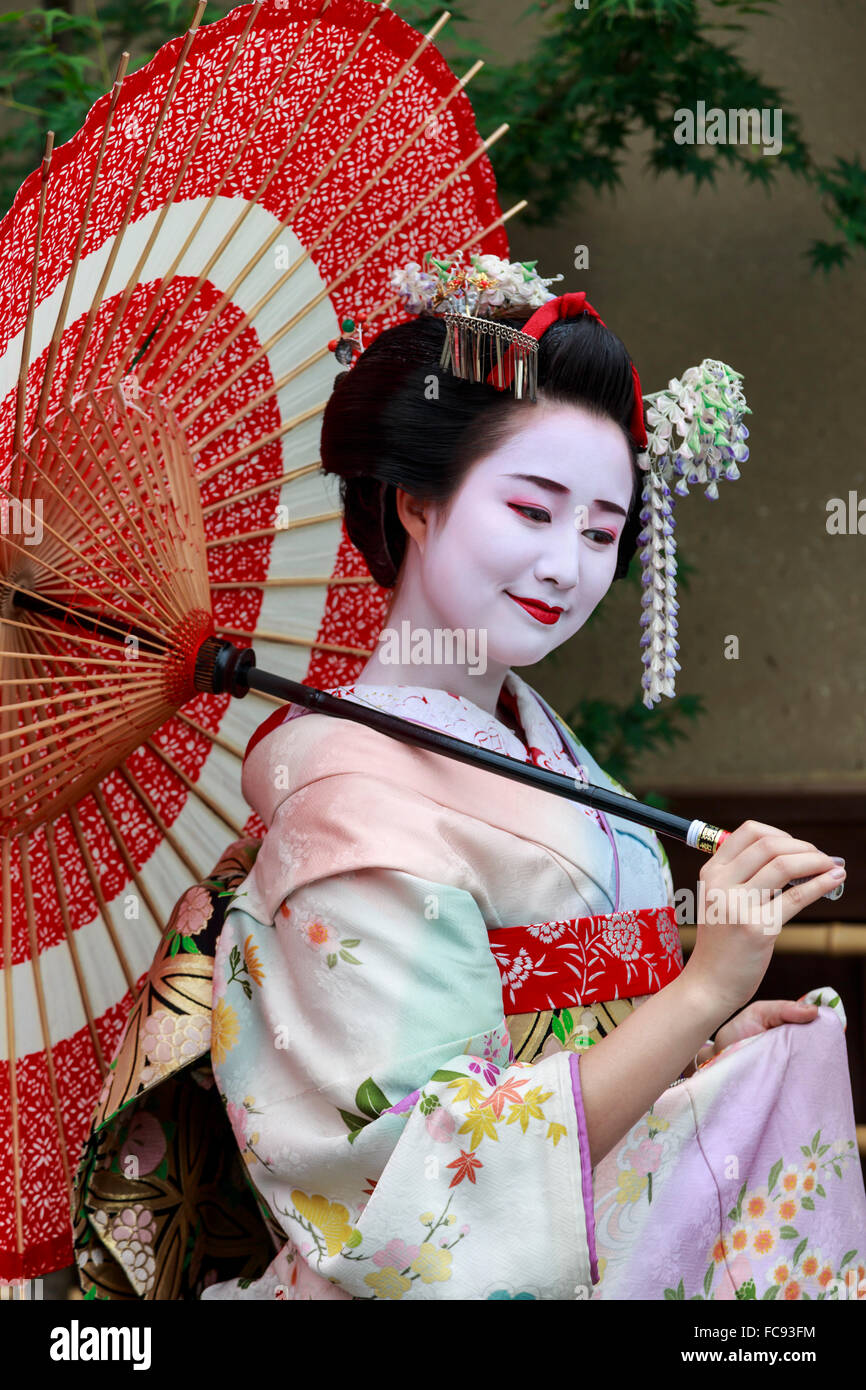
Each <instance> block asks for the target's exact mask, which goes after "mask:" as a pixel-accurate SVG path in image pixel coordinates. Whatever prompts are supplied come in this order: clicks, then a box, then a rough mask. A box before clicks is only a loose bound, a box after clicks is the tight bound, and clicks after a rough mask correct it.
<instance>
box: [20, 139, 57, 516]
mask: <svg viewBox="0 0 866 1390" xmlns="http://www.w3.org/2000/svg"><path fill="white" fill-rule="evenodd" d="M53 149H54V131H53V130H49V132H48V135H47V137H46V140H45V154H44V156H43V159H42V177H41V182H40V186H39V210H38V212H37V214H36V236H35V239H34V244H33V269H32V271H31V274H30V297H29V300H28V304H27V318H26V320H25V323H24V337H23V338H22V340H21V365H20V367H19V370H18V394H17V396H16V398H15V427H14V432H13V435H12V453H13V464H12V485H13V488H14V490H15V492H16V494H17V493H18V492H19V491H20V488H19V485H18V484H19V478H18V469H17V455H18V452H19V450H20V448H21V443H22V440H23V438H24V414H25V411H26V407H27V374H28V372H29V370H30V346H31V343H32V340H33V320H34V318H35V316H36V289H37V285H38V283H39V252H40V249H41V246H42V228H43V226H44V223H45V199H46V196H47V194H48V174H49V171H50V169H51V153H52V150H53Z"/></svg>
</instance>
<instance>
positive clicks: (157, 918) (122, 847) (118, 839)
mask: <svg viewBox="0 0 866 1390" xmlns="http://www.w3.org/2000/svg"><path fill="white" fill-rule="evenodd" d="M103 780H104V779H103ZM93 795H94V798H95V800H96V804H97V806H98V807H99V809H100V811H101V812H102V817H103V820H104V821H105V823H106V825H107V826H108V829H109V832H110V834H111V837H112V839H113V840H114V843H115V845H116V846H117V850H118V853H119V854H120V856H121V858H122V859H123V862H124V864H125V865H126V870H127V873H128V874H129V875H130V877H131V878H132V880H133V882H134V883H135V886H136V888H137V889H138V892H139V894H140V895H141V897H142V898H143V899H144V901H145V903H146V904H147V910H148V912H149V913H150V915H151V917H152V919H153V923H154V926H155V927H156V931H157V935H158V936H159V938H160V940H162V938H163V937H164V936H165V934H166V932H167V930H168V924H167V923H166V922H164V921H163V918H162V913H161V912H160V911H159V909H158V908H157V906H156V903H155V902H154V900H153V898H152V897H151V895H150V893H149V892H148V889H147V885H146V884H145V883H144V882H142V878H141V875H140V874H139V872H138V870H137V869H136V867H135V864H134V862H133V859H132V855H131V854H130V853H129V850H128V849H127V848H126V841H125V840H124V838H123V836H122V835H121V833H120V831H119V830H118V828H117V822H116V821H115V819H114V816H113V815H112V814H111V809H110V807H109V805H108V802H107V801H106V799H105V795H104V793H103V791H102V787H101V785H99V784H98V783H97V785H96V786H95V787H94V788H93Z"/></svg>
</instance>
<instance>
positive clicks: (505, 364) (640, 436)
mask: <svg viewBox="0 0 866 1390" xmlns="http://www.w3.org/2000/svg"><path fill="white" fill-rule="evenodd" d="M578 314H591V315H592V317H593V318H594V319H598V321H599V323H600V324H601V326H602V328H606V327H607V324H606V323H605V322H604V319H603V318H602V317H601V315H600V314H599V313H598V311H597V310H596V309H594V308H593V307H592V305H591V304H590V302H589V300H588V299H587V297H586V291H585V290H576V291H573V292H572V293H570V294H558V295H556V296H555V298H553V299H548V301H547V303H546V304H542V306H541V308H540V309H536V311H535V313H534V314H533V315H532V317H531V318H529V319H527V321H526V323H525V324H523V325H522V327H521V329H520V331H521V333H528V334H529V336H530V337H531V338H536V339H537V338H540V337H541V335H542V333H544V332H545V330H546V329H548V328H549V327H550V325H551V324H552V323H556V322H557V320H558V319H571V318H577V316H578ZM631 374H632V379H633V381H634V410H633V411H632V417H631V432H632V434H633V435H634V437H635V439H636V440H637V442H638V444H639V445H640V447H641V448H642V449H645V448H646V446H647V437H646V426H645V424H644V418H643V392H642V391H641V387H640V377H639V376H638V374H637V367H636V366H635V365H634V363H633V362H632V364H631ZM496 376H498V372H497V369H496V368H495V367H494V368H493V370H492V371H490V372H489V373H488V375H487V381H488V383H489V384H490V385H491V386H495V387H496V389H497V391H505V390H507V389H508V387H509V386H510V385H511V382H512V380H513V377H514V349H513V346H509V347H508V348H507V350H506V352H505V354H504V356H503V359H502V380H503V384H502V385H501V386H500V385H499V383H498V381H495V380H494V377H496Z"/></svg>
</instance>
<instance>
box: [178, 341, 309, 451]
mask: <svg viewBox="0 0 866 1390" xmlns="http://www.w3.org/2000/svg"><path fill="white" fill-rule="evenodd" d="M330 356H331V352H330V349H329V348H328V346H327V344H325V346H324V347H320V348H318V349H317V351H316V352H314V353H311V355H310V356H309V357H305V358H304V360H303V362H298V363H297V365H296V366H294V367H292V368H291V369H290V370H289V371H288V372H284V373H283V375H282V376H281V377H280V378H279V380H277V381H274V382H272V383H271V385H270V386H266V387H265V389H264V391H260V392H259V394H258V395H257V396H253V397H252V398H251V399H250V400H248V401H246V402H245V403H244V404H243V405H242V406H240V407H239V409H237V410H236V411H234V413H233V414H231V415H227V416H226V418H225V420H221V421H220V423H219V424H218V425H215V426H214V428H213V429H212V430H210V431H209V432H208V433H207V434H205V435H202V437H201V439H196V440H195V443H194V444H192V445H191V446H190V447H191V448H192V449H193V451H194V452H195V453H197V454H200V453H201V452H202V450H203V449H206V448H207V446H208V445H209V444H212V443H213V441H214V440H215V439H219V437H220V435H221V434H225V433H226V431H227V430H230V429H232V428H233V427H234V426H235V425H237V424H239V423H240V421H241V420H242V419H243V418H244V416H245V415H249V414H251V413H252V411H254V410H257V409H258V407H259V406H260V405H263V404H264V403H265V401H269V400H272V399H274V398H276V397H277V396H278V395H279V393H280V391H282V389H283V387H284V386H288V384H289V382H290V381H293V380H294V378H295V377H296V376H300V375H301V374H302V373H303V372H306V371H308V370H309V368H310V367H314V366H315V365H316V363H317V362H321V360H322V358H323V357H330Z"/></svg>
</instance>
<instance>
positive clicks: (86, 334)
mask: <svg viewBox="0 0 866 1390" xmlns="http://www.w3.org/2000/svg"><path fill="white" fill-rule="evenodd" d="M206 8H207V4H206V0H198V3H197V4H196V8H195V14H194V15H193V18H192V23H191V24H190V26H189V29H188V30H187V32H186V36H185V38H184V41H183V44H182V45H181V49H180V52H179V54H178V57H177V62H176V63H175V67H174V71H173V73H172V75H171V78H170V80H169V84H168V87H167V88H166V92H165V96H164V97H163V99H162V103H161V105H160V108H159V111H158V113H157V117H156V123H155V125H154V127H153V130H152V131H151V133H150V139H149V140H148V142H147V148H146V149H145V151H144V155H143V157H142V161H141V165H140V167H139V170H138V175H137V177H136V180H135V183H134V184H133V187H132V192H131V193H130V195H129V199H128V201H127V204H126V208H125V210H124V213H123V217H122V218H121V222H120V226H119V227H118V230H117V232H116V233H115V235H114V239H113V241H112V244H111V250H110V252H109V254H108V260H107V261H106V263H105V268H104V269H103V272H102V276H101V277H100V281H99V285H98V286H97V290H96V294H95V296H94V300H93V303H92V305H91V307H90V309H89V311H88V314H87V319H86V320H85V324H84V329H83V330H82V334H81V338H80V339H79V342H78V347H77V348H76V351H75V357H74V359H73V365H72V367H71V369H70V372H69V377H68V379H67V384H66V387H65V388H64V391H63V395H62V396H61V400H63V401H64V402H68V401H69V399H70V398H71V395H72V383H73V382H77V381H78V378H79V375H80V373H81V368H82V364H83V361H84V353H85V352H86V350H87V347H88V345H89V343H90V336H91V334H92V332H93V325H94V323H95V321H96V313H97V310H98V309H99V306H100V304H101V303H102V301H103V298H104V296H105V291H106V288H107V286H108V282H109V280H110V278H111V272H112V271H113V270H114V266H115V263H116V261H117V257H118V255H119V253H120V248H121V246H122V245H123V239H124V236H125V235H126V230H127V228H128V226H129V223H130V222H131V220H132V214H133V212H134V211H135V205H136V203H137V202H138V195H139V193H140V192H141V190H142V187H143V186H144V180H145V177H146V175H147V172H148V167H149V165H150V161H151V159H152V158H153V152H154V149H155V148H156V143H157V141H158V139H159V134H160V131H161V130H162V125H163V122H164V120H165V118H166V115H167V114H168V110H169V107H170V106H171V103H172V100H173V99H174V94H175V91H176V90H177V84H178V82H179V81H180V75H181V73H182V71H183V69H184V66H185V64H186V60H187V58H188V56H189V51H190V48H191V47H192V43H193V39H194V38H195V35H196V31H197V30H198V27H199V24H200V23H201V18H202V15H203V14H204V12H205V9H206ZM94 380H95V377H94V376H93V375H92V371H88V373H87V375H86V376H85V378H84V383H83V386H82V389H83V390H85V391H87V390H89V389H90V388H91V386H92V383H93V381H94Z"/></svg>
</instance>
